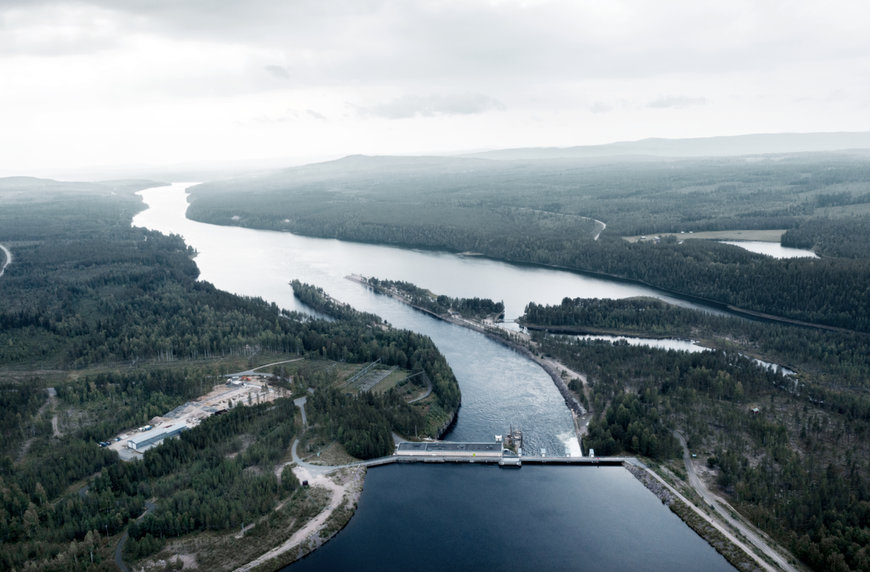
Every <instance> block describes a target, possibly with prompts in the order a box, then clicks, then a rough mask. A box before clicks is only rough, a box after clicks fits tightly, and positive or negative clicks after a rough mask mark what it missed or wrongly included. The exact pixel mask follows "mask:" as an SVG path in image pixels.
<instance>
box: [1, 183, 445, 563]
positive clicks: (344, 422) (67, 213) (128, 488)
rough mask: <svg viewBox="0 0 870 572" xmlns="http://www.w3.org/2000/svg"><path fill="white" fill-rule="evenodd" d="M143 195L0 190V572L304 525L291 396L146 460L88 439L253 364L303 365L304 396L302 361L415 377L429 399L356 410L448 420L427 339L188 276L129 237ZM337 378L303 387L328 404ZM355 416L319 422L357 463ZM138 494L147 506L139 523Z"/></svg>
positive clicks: (163, 243)
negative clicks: (293, 466)
mask: <svg viewBox="0 0 870 572" xmlns="http://www.w3.org/2000/svg"><path fill="white" fill-rule="evenodd" d="M148 186H154V183H150V182H145V181H140V182H137V181H127V182H111V183H101V184H97V183H94V184H90V183H59V182H55V181H47V180H39V179H29V178H15V179H0V243H2V244H4V245H5V246H7V247H9V248H10V250H11V251H12V252H13V255H14V263H13V264H12V265H10V266H9V267H8V268H7V271H6V273H5V274H4V276H3V277H2V278H0V298H2V300H3V304H0V406H2V409H0V429H2V430H3V435H4V439H3V440H2V444H0V568H2V569H23V568H24V567H25V566H35V567H36V568H38V569H43V570H64V571H65V570H70V569H114V568H115V565H114V563H113V562H112V552H113V551H114V548H115V546H116V545H117V543H118V540H119V538H120V534H121V533H122V532H123V531H124V530H125V529H129V533H130V540H129V542H128V543H127V545H126V548H125V550H126V552H125V554H126V557H127V558H130V559H137V558H140V557H142V556H145V555H148V554H153V553H154V552H156V551H158V550H160V549H161V547H163V546H164V545H165V544H166V543H167V541H168V540H169V539H171V538H175V537H177V536H184V535H189V534H191V533H197V532H202V531H214V532H216V533H221V534H229V533H230V532H232V531H237V530H238V527H239V526H240V525H241V524H242V523H245V524H253V523H254V522H257V520H258V519H260V518H269V519H271V518H283V519H284V520H286V521H288V522H291V521H293V520H298V519H307V518H310V517H311V516H312V514H311V513H310V512H307V511H311V510H312V507H313V506H315V505H316V503H314V500H313V498H314V497H311V495H309V494H308V492H306V491H305V490H302V489H297V488H296V482H295V477H293V474H292V472H290V471H289V470H288V471H285V474H284V475H283V476H281V477H276V476H275V474H274V468H275V466H276V464H277V463H278V462H279V461H281V460H282V459H283V458H284V456H285V455H287V454H288V450H289V445H290V442H291V440H292V438H293V437H294V436H295V435H296V430H297V428H296V422H295V419H296V417H295V406H294V405H293V402H292V400H291V399H289V398H283V399H282V398H279V399H277V400H275V401H274V402H273V403H270V404H263V405H252V404H249V405H248V406H245V405H244V404H241V403H239V404H236V407H233V408H232V409H230V410H229V411H228V412H227V413H225V414H223V415H219V416H215V417H212V418H208V419H206V420H205V421H203V423H202V424H201V425H199V426H198V427H196V428H194V429H190V430H188V431H186V432H184V433H182V434H181V436H180V437H179V438H178V439H176V440H171V441H168V442H166V443H164V444H163V445H161V446H160V447H157V448H154V449H152V450H149V451H147V452H146V454H145V455H144V458H143V459H142V460H139V461H134V462H130V463H126V462H124V463H122V462H120V461H119V458H118V455H117V453H115V452H113V451H110V450H109V449H108V448H104V447H100V446H98V444H97V442H98V441H103V440H105V439H108V438H110V436H111V435H115V434H117V433H118V432H119V431H122V430H128V429H130V428H131V427H137V426H141V425H143V424H146V423H149V421H150V420H151V419H152V418H153V417H154V416H157V415H165V414H166V413H167V412H169V411H170V410H172V409H174V408H176V407H178V406H179V405H181V404H183V403H184V402H186V401H188V400H191V399H194V398H196V397H197V396H199V395H203V394H204V393H206V392H208V391H209V390H210V389H211V387H212V386H213V385H215V384H216V383H219V382H220V381H221V376H220V374H221V373H225V372H227V371H238V369H244V368H245V367H251V366H252V365H254V364H256V363H257V361H258V360H259V359H264V360H272V361H278V360H280V359H282V358H283V359H286V358H305V360H304V361H302V362H298V364H296V365H297V370H293V371H298V372H299V373H297V374H294V375H293V376H292V377H293V379H292V381H291V382H290V383H291V385H292V387H293V389H294V390H299V391H304V390H305V389H306V381H305V380H304V376H303V375H302V372H304V371H305V367H304V364H306V363H312V364H320V363H325V364H336V363H342V364H354V363H366V362H372V361H376V360H380V361H381V362H383V363H387V364H394V365H396V366H397V367H402V368H407V369H408V370H409V371H413V370H415V369H418V370H420V371H426V372H427V374H428V375H429V377H430V379H432V380H435V381H437V384H436V392H434V393H435V395H433V396H432V397H431V398H430V399H428V400H426V404H425V405H421V406H419V407H417V408H416V409H413V408H411V407H410V406H408V405H407V404H406V403H404V400H403V399H401V398H398V397H397V395H395V394H394V393H389V392H388V393H387V394H386V395H383V396H381V395H378V396H371V397H363V398H362V399H361V400H360V403H363V404H366V406H367V407H368V412H369V414H371V415H375V416H377V417H378V418H381V419H386V422H387V428H388V429H387V431H388V432H390V431H394V430H395V431H408V432H410V431H412V430H414V431H419V433H420V434H421V435H422V434H425V432H426V430H427V429H429V428H430V427H432V426H435V427H437V425H438V423H440V421H441V419H442V418H443V417H445V416H447V415H449V414H450V413H451V412H453V411H455V409H456V407H458V404H459V390H458V385H457V384H456V380H455V378H454V377H453V374H452V372H451V371H450V368H449V366H448V365H447V363H446V361H445V360H444V358H443V356H441V355H440V353H438V351H437V348H435V346H434V344H432V342H431V340H429V339H428V338H425V337H422V336H417V335H416V334H412V333H410V332H405V331H398V330H394V329H392V328H390V327H389V326H388V325H386V324H383V323H381V322H380V321H379V319H378V318H377V317H374V316H370V315H369V316H362V315H360V316H356V315H351V314H348V316H347V319H331V320H325V319H311V318H309V317H307V316H304V315H302V314H296V313H288V312H284V311H281V310H280V309H279V308H278V307H277V306H275V305H274V304H268V303H266V302H264V301H263V300H261V299H255V298H242V297H238V296H235V295H231V294H228V293H225V292H222V291H220V290H217V289H216V288H214V287H213V286H212V285H210V284H208V283H204V282H199V281H197V280H196V278H197V275H198V272H197V269H196V266H195V264H194V262H193V260H192V256H193V254H194V253H193V252H192V251H191V250H190V249H189V248H188V247H187V246H185V245H184V243H183V241H182V240H181V238H179V237H177V236H168V237H167V236H164V235H161V234H159V233H155V232H151V231H147V230H144V229H141V228H132V227H131V226H130V221H131V217H132V216H133V214H135V213H136V212H137V211H138V210H139V209H141V208H142V205H141V202H140V201H139V199H138V197H136V196H135V195H134V194H133V193H134V191H136V190H137V189H141V188H145V187H148ZM261 355H262V356H264V357H262V358H260V357H259V356H261ZM259 363H268V362H263V361H260V362H259ZM299 364H302V365H299ZM230 367H233V368H235V369H228V368H230ZM333 369H334V368H333ZM280 371H281V372H282V373H283V372H285V371H286V370H285V369H280ZM324 371H330V370H329V369H328V368H327V369H325V370H324ZM334 377H335V374H329V375H324V376H320V377H318V376H310V379H309V381H310V382H311V383H312V384H313V385H314V386H315V387H317V390H318V391H320V390H321V387H320V385H319V384H320V383H322V384H323V386H322V390H323V392H324V395H325V396H327V395H329V386H330V383H332V382H333V380H334ZM288 387H289V386H288ZM49 389H50V390H51V391H49ZM350 413H352V410H351V408H349V409H346V410H337V409H329V411H328V414H329V415H330V416H331V417H330V419H331V422H332V423H335V424H337V426H338V427H339V429H340V432H341V433H342V435H343V436H345V437H354V440H353V443H354V444H356V445H357V446H358V448H357V449H353V446H349V447H348V449H349V450H351V451H352V452H353V453H357V454H360V455H365V454H367V451H368V450H369V449H368V447H369V443H370V442H371V441H374V442H375V443H378V444H379V442H378V441H377V438H369V437H370V436H369V435H362V437H361V436H360V435H356V436H353V435H352V433H353V431H358V430H360V427H359V426H358V425H356V424H354V420H353V418H347V419H346V418H345V417H344V416H345V415H348V414H350ZM432 416H434V417H435V418H436V420H435V421H430V419H429V417H432ZM342 427H344V429H342ZM148 499H151V501H153V503H154V505H153V509H152V510H151V511H150V512H149V514H148V515H147V516H145V517H144V519H142V520H139V521H135V522H133V520H134V519H135V518H136V517H138V516H140V515H141V514H142V513H143V511H144V510H145V509H146V500H148ZM279 502H284V505H283V506H284V507H285V508H283V509H282V510H281V511H280V512H274V511H273V509H274V508H275V507H276V506H277V503H279ZM147 506H151V505H147ZM267 515H268V516H267ZM256 530H257V531H259V532H258V534H262V535H267V534H268V531H267V529H266V528H263V527H259V528H256Z"/></svg>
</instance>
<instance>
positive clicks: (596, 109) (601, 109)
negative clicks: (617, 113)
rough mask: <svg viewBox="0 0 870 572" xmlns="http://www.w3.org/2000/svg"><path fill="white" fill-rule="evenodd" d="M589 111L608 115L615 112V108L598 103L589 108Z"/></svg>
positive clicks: (607, 104) (601, 102)
mask: <svg viewBox="0 0 870 572" xmlns="http://www.w3.org/2000/svg"><path fill="white" fill-rule="evenodd" d="M589 111H591V112H592V113H607V112H609V111H613V106H612V105H610V104H609V103H604V102H603V101H596V102H595V103H593V104H592V105H590V106H589Z"/></svg>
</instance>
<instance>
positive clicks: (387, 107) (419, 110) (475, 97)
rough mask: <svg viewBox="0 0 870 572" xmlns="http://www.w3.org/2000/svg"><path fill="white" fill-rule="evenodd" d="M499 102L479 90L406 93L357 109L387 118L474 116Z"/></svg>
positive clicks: (490, 108) (501, 107) (494, 107)
mask: <svg viewBox="0 0 870 572" xmlns="http://www.w3.org/2000/svg"><path fill="white" fill-rule="evenodd" d="M502 109H504V104H502V103H501V102H500V101H498V100H496V99H493V98H491V97H488V96H486V95H483V94H479V93H467V94H451V95H438V94H430V95H413V94H407V95H403V96H401V97H398V98H396V99H394V100H392V101H389V102H386V103H381V104H378V105H373V106H370V107H365V108H362V109H360V111H361V113H362V114H363V115H374V116H377V117H385V118H387V119H406V118H409V117H417V116H421V117H433V116H436V115H473V114H476V113H485V112H487V111H494V110H502Z"/></svg>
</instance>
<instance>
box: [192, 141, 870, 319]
mask: <svg viewBox="0 0 870 572" xmlns="http://www.w3.org/2000/svg"><path fill="white" fill-rule="evenodd" d="M868 181H870V169H868V163H867V159H866V156H864V155H859V154H795V155H777V156H759V157H753V158H752V160H748V159H747V158H739V157H738V158H720V159H713V158H711V159H691V160H688V159H681V160H678V159H671V160H657V161H631V160H628V159H622V160H610V161H588V160H587V161H581V160H567V159H565V160H546V161H544V160H540V161H488V160H485V159H467V158H466V159H458V158H412V157H408V158H396V157H348V158H346V159H342V160H340V161H335V162H332V163H323V164H317V165H309V166H304V167H298V168H294V169H289V170H286V171H282V172H278V173H275V174H272V175H267V176H260V177H258V178H255V179H240V180H234V181H227V182H218V183H209V184H206V185H201V186H199V187H195V188H194V189H193V194H192V203H191V207H190V210H189V213H188V214H189V216H191V217H192V218H195V219H197V220H203V221H207V222H213V223H217V224H238V225H244V226H251V227H257V228H269V229H277V230H289V231H292V232H297V233H301V234H307V235H313V236H323V237H335V238H341V239H345V240H358V241H365V242H378V243H386V244H398V245H403V246H411V247H422V248H433V249H443V250H449V251H454V252H464V251H473V252H479V253H482V254H484V255H486V256H490V257H493V258H498V259H503V260H508V261H512V262H520V263H529V264H542V265H552V266H558V267H563V268H567V269H572V270H579V271H585V272H594V273H603V274H606V275H610V276H616V277H619V278H624V279H627V280H633V281H639V282H642V283H646V284H650V285H653V286H655V287H658V288H662V289H665V290H668V291H671V292H674V293H675V294H678V295H681V296H686V297H696V298H702V299H707V300H711V301H714V302H718V303H721V304H726V305H733V306H737V307H741V308H746V309H748V310H752V311H756V312H763V313H768V314H773V315H778V316H783V317H787V318H792V319H798V320H804V321H809V322H818V323H821V324H827V325H831V326H837V327H842V328H847V329H854V330H858V331H870V289H868V288H870V287H868V284H870V268H868V265H867V263H866V258H865V257H864V256H860V255H857V254H856V253H859V252H861V251H863V250H865V249H862V248H861V245H863V244H865V240H866V238H867V230H866V224H862V223H861V222H860V220H863V219H859V222H855V217H861V216H863V215H866V214H868V213H870V202H868V197H870V195H868V193H867V190H866V189H867V183H868ZM865 218H866V217H865ZM818 220H825V221H826V222H825V223H818V222H815V221H818ZM596 221H602V222H603V223H606V228H604V229H603V231H602V225H601V224H600V223H598V222H596ZM804 225H810V226H808V227H807V228H806V229H805V230H802V227H803V226H804ZM819 225H821V226H819ZM724 229H783V230H786V229H788V230H791V229H794V232H793V233H792V234H790V235H788V238H787V239H786V244H800V245H802V246H804V247H812V248H815V247H818V249H819V253H820V254H823V255H825V257H824V258H822V259H792V260H773V259H770V258H768V257H765V256H761V255H756V254H752V253H749V252H746V251H744V250H742V249H740V248H738V247H735V246H730V245H725V244H719V243H715V242H712V241H701V240H688V239H686V240H677V239H670V240H661V241H644V242H638V243H629V242H627V241H625V240H623V238H622V237H624V236H631V235H641V234H647V235H653V234H655V233H664V232H675V233H680V232H685V233H689V232H691V231H701V230H724ZM599 234H600V235H599ZM680 236H681V237H683V235H680ZM688 236H689V235H688V234H686V237H685V238H688ZM596 237H597V240H596V239H595V238H596ZM850 237H851V240H852V242H851V244H850V242H849V241H850Z"/></svg>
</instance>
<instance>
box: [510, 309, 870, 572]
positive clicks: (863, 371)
mask: <svg viewBox="0 0 870 572" xmlns="http://www.w3.org/2000/svg"><path fill="white" fill-rule="evenodd" d="M523 322H524V323H526V324H527V325H532V324H534V328H535V331H534V337H535V339H536V340H537V342H538V344H539V349H540V351H543V352H546V353H548V354H550V355H553V356H555V357H557V358H558V359H560V360H561V361H562V362H563V363H565V364H566V365H568V366H569V367H572V368H573V369H576V370H577V371H582V372H584V373H586V374H587V376H588V379H587V381H588V396H586V395H584V392H583V386H582V385H581V384H580V382H579V380H572V381H571V382H570V384H569V387H571V389H572V390H574V391H576V392H578V394H579V395H580V396H581V397H585V398H586V399H587V403H588V404H589V406H590V408H591V410H592V411H594V412H596V416H595V418H594V419H593V420H592V421H591V422H590V424H589V428H588V429H589V433H588V435H587V437H586V438H585V440H584V446H585V447H587V448H594V449H595V452H596V454H598V455H602V454H603V455H607V454H616V453H620V452H627V453H632V454H640V455H644V456H648V457H651V458H653V459H657V460H659V461H667V460H669V459H674V460H679V459H680V458H681V450H680V447H679V443H678V442H677V441H676V439H675V438H674V435H673V433H672V431H673V430H679V431H680V432H681V433H682V434H683V435H685V436H686V438H687V440H688V444H689V447H690V448H691V450H692V451H693V452H694V451H697V452H698V453H699V456H703V458H704V460H705V462H706V465H707V467H708V469H709V470H710V471H711V473H712V474H714V475H715V484H716V486H718V487H719V488H720V490H721V491H722V492H723V493H725V494H727V495H728V496H729V497H731V498H732V499H733V503H734V504H735V506H737V507H738V508H739V509H740V510H741V512H742V513H743V514H744V515H746V516H747V517H749V518H750V519H751V520H752V521H753V522H754V523H756V524H757V525H758V526H760V527H761V528H763V529H765V530H766V531H768V532H769V533H770V534H772V535H773V536H774V537H776V538H777V539H778V540H779V541H780V542H782V543H783V545H785V546H786V547H788V548H789V549H790V550H791V551H792V552H793V553H794V554H795V555H796V556H798V557H799V558H800V559H801V560H803V561H804V562H805V563H807V564H808V565H810V566H811V567H812V568H814V569H824V570H833V569H867V567H868V566H870V554H868V551H867V543H866V541H865V539H866V538H867V536H868V534H870V520H868V515H870V513H868V511H867V507H868V506H870V463H868V462H867V459H868V458H870V399H868V397H867V395H866V383H867V381H866V380H867V379H868V375H867V361H866V360H867V355H868V352H867V343H868V340H867V336H865V335H859V334H849V333H843V332H829V331H824V330H817V329H807V328H801V327H797V326H788V325H784V324H779V323H769V322H764V321H761V322H754V321H750V320H746V319H743V318H734V317H728V316H719V315H711V314H707V313H703V312H699V311H696V310H691V309H686V308H679V307H674V306H670V305H668V304H665V303H663V302H660V301H658V300H648V299H631V300H584V299H579V298H578V299H569V298H566V299H564V300H563V301H562V303H561V304H559V305H556V306H541V305H535V304H529V306H528V308H527V311H526V313H525V315H524V316H523ZM547 330H549V331H550V332H561V333H550V334H547V333H545V332H546V331H547ZM572 331H573V332H577V333H580V332H584V333H589V332H594V333H603V332H607V333H619V334H633V335H655V336H682V337H688V336H691V337H693V338H695V339H702V340H703V343H704V344H706V345H709V346H710V347H711V348H715V349H712V350H710V351H703V352H698V353H688V352H680V351H674V350H662V349H655V348H650V347H646V346H638V345H632V344H629V343H627V342H625V341H622V342H610V341H606V340H597V339H587V338H584V337H578V336H573V335H566V332H572ZM750 355H755V356H761V357H762V359H765V360H769V361H776V360H777V359H780V358H783V359H787V360H788V362H787V363H788V364H789V367H792V368H795V369H797V370H798V372H797V373H788V372H784V371H782V370H775V369H772V368H771V367H769V366H767V365H764V364H763V363H761V362H758V361H755V360H753V359H752V358H750V357H749V356H750ZM824 356H827V357H824ZM830 357H835V359H830ZM842 372H850V379H852V380H853V381H854V385H853V386H852V387H849V386H848V385H844V384H843V383H841V381H840V380H841V379H842V378H841V373H842ZM678 464H679V463H678Z"/></svg>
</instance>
